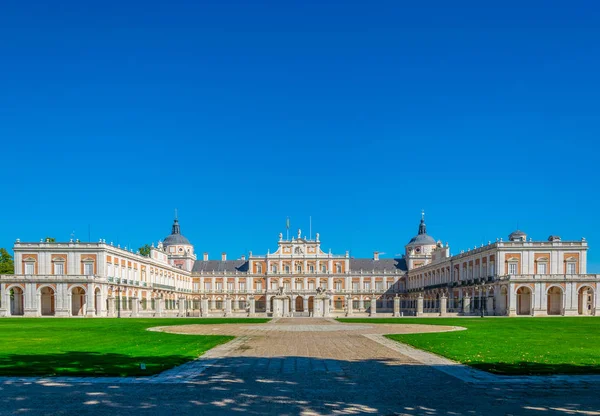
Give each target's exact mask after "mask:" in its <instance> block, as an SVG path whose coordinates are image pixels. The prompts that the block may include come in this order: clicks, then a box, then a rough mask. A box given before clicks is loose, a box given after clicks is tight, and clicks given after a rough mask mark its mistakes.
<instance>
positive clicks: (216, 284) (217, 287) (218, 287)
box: [215, 282, 223, 290]
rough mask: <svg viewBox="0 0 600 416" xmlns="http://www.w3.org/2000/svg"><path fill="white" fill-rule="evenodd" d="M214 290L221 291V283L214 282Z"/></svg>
mask: <svg viewBox="0 0 600 416" xmlns="http://www.w3.org/2000/svg"><path fill="white" fill-rule="evenodd" d="M215 289H217V290H223V283H222V282H216V283H215Z"/></svg>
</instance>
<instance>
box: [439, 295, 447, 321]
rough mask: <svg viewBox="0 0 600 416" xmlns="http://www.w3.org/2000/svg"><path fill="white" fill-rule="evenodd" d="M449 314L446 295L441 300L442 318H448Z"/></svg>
mask: <svg viewBox="0 0 600 416" xmlns="http://www.w3.org/2000/svg"><path fill="white" fill-rule="evenodd" d="M447 312H448V298H447V297H446V295H442V297H441V298H440V316H446V313H447Z"/></svg>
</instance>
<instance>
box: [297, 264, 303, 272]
mask: <svg viewBox="0 0 600 416" xmlns="http://www.w3.org/2000/svg"><path fill="white" fill-rule="evenodd" d="M296 271H297V272H298V273H302V266H301V265H298V266H296Z"/></svg>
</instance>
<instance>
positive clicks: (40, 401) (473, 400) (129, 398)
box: [0, 353, 600, 416]
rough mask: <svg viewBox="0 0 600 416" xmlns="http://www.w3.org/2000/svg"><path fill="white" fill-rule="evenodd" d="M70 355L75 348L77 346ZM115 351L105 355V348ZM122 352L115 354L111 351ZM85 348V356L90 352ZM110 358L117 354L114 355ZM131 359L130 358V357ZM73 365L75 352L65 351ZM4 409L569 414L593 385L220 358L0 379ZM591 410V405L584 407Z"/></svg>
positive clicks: (402, 367)
mask: <svg viewBox="0 0 600 416" xmlns="http://www.w3.org/2000/svg"><path fill="white" fill-rule="evenodd" d="M75 354H76V355H74V356H73V358H75V357H77V356H79V354H78V353H75ZM112 355H113V354H109V355H106V358H107V359H109V356H112ZM117 355H118V354H117ZM84 357H86V358H89V357H88V356H87V355H84ZM112 358H114V357H112ZM127 359H129V357H128V358H127ZM70 362H71V365H75V362H76V360H75V359H73V360H70ZM0 384H1V385H0V389H1V391H2V395H1V396H0V402H1V403H2V411H0V413H2V412H9V413H25V414H32V415H33V414H36V415H37V414H45V413H51V412H52V413H55V412H57V411H62V412H64V413H66V414H103V413H109V412H110V414H111V415H121V414H122V415H128V416H131V415H132V414H136V415H137V414H203V415H206V414H210V415H212V414H215V415H223V414H242V413H244V414H251V415H262V414H274V415H275V414H276V415H279V414H286V415H302V414H322V415H334V414H336V415H340V414H355V415H358V414H370V415H379V414H382V415H396V414H404V415H423V414H425V415H455V416H456V415H479V414H482V415H494V414H519V415H535V414H539V412H540V411H543V412H544V413H543V414H545V415H555V414H556V415H568V414H573V413H575V411H579V412H582V413H583V412H592V411H597V410H598V408H599V407H600V397H599V396H598V395H597V393H596V390H595V389H587V390H585V389H581V388H577V387H573V386H568V387H567V386H563V387H560V386H559V387H556V388H554V387H553V389H552V394H548V391H547V386H546V385H545V384H538V385H533V386H524V385H512V384H506V383H503V384H502V385H469V384H465V383H463V382H462V381H460V380H458V379H456V378H453V377H450V376H448V375H446V374H444V373H441V372H439V371H437V370H435V369H434V368H432V367H429V366H424V365H419V364H414V363H411V364H408V365H407V364H406V360H405V359H401V358H394V359H391V358H390V359H374V360H356V361H345V360H333V359H330V360H324V359H318V358H308V357H296V356H290V357H272V358H267V357H248V356H242V357H236V356H233V357H225V358H221V359H218V360H216V361H215V362H214V364H213V365H212V366H211V367H209V368H208V369H206V370H205V371H204V372H203V373H201V374H198V375H197V376H196V377H195V379H193V380H190V382H188V383H182V384H130V383H114V384H111V383H93V382H82V383H69V382H54V381H52V380H42V381H39V382H35V383H31V382H29V383H15V382H8V381H5V382H1V383H0ZM590 414H591V413H590Z"/></svg>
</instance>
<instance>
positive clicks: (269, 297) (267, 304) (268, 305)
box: [265, 296, 273, 313]
mask: <svg viewBox="0 0 600 416" xmlns="http://www.w3.org/2000/svg"><path fill="white" fill-rule="evenodd" d="M271 298H272V296H265V300H266V302H267V303H266V305H265V311H266V312H267V313H269V312H273V311H272V310H271Z"/></svg>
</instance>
